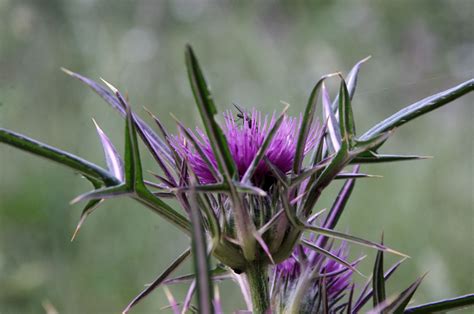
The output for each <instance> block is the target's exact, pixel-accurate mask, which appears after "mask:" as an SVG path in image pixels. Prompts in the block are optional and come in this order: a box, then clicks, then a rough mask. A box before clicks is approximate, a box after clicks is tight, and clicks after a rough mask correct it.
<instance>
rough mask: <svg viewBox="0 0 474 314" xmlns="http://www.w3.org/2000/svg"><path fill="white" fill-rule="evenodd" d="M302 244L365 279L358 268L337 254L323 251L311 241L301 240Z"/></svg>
mask: <svg viewBox="0 0 474 314" xmlns="http://www.w3.org/2000/svg"><path fill="white" fill-rule="evenodd" d="M301 243H302V244H303V245H304V246H306V247H308V248H310V249H312V250H314V251H315V252H317V253H319V254H321V255H324V256H326V257H327V258H329V259H332V260H334V261H336V262H337V263H339V264H341V265H343V266H345V267H347V268H348V269H350V270H352V271H353V272H355V273H358V274H359V275H361V276H362V277H365V276H364V275H363V274H362V273H361V272H360V271H359V270H358V269H357V268H355V267H354V266H352V265H351V264H350V263H349V262H346V261H345V260H343V259H342V258H340V257H339V256H337V255H336V254H333V253H331V252H330V251H328V250H325V249H323V248H322V247H319V246H317V245H316V244H314V243H312V242H310V241H308V240H304V239H302V240H301Z"/></svg>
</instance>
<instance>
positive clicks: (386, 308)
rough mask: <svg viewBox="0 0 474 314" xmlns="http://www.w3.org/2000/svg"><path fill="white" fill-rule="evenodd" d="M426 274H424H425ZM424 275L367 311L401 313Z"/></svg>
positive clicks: (373, 313)
mask: <svg viewBox="0 0 474 314" xmlns="http://www.w3.org/2000/svg"><path fill="white" fill-rule="evenodd" d="M425 275H426V274H425ZM425 275H423V276H421V277H420V278H418V279H417V280H416V281H415V282H414V283H412V284H411V285H410V286H409V287H408V288H407V289H405V290H404V291H403V292H402V293H400V294H399V295H397V296H396V297H395V298H389V299H387V300H386V301H384V302H382V303H380V304H379V305H378V306H376V307H375V308H374V309H372V310H371V311H370V312H369V313H372V314H375V313H393V314H402V313H403V312H404V310H405V308H406V307H407V305H408V303H409V302H410V300H411V298H412V297H413V295H414V294H415V291H416V289H417V288H418V286H419V285H420V284H421V281H422V280H423V278H424V277H425Z"/></svg>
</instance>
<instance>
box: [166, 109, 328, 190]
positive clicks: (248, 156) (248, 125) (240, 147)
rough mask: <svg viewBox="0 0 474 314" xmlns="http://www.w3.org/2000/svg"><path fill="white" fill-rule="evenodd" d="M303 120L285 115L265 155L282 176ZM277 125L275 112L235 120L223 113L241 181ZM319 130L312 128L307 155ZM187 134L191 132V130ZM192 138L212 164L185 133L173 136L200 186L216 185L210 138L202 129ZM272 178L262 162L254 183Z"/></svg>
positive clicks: (230, 114) (175, 145)
mask: <svg viewBox="0 0 474 314" xmlns="http://www.w3.org/2000/svg"><path fill="white" fill-rule="evenodd" d="M301 121H302V118H301V116H300V117H299V118H294V117H288V116H285V117H284V120H283V122H282V124H281V125H280V127H279V128H278V130H277V132H276V134H275V136H274V137H273V139H272V141H271V143H270V145H269V146H268V148H267V150H266V153H265V156H266V158H267V159H268V161H270V162H271V163H272V164H273V165H274V166H275V167H276V168H277V169H279V170H280V171H281V172H283V173H286V172H288V171H289V170H290V169H291V167H292V165H293V160H294V157H295V151H296V144H297V140H298V133H299V130H300V127H301ZM275 122H276V115H275V113H273V114H272V116H271V117H269V116H267V115H265V116H262V113H261V112H259V111H257V110H255V109H252V111H251V112H250V113H247V112H244V113H243V114H242V115H241V118H240V117H237V118H235V117H234V115H233V114H232V112H231V111H227V112H226V113H225V114H224V125H223V132H224V135H225V137H226V139H227V142H228V145H229V150H230V153H231V155H232V157H233V159H234V162H235V164H236V166H237V170H238V172H239V176H240V178H241V177H242V176H243V175H244V173H245V171H246V170H247V169H248V168H249V166H250V164H251V162H252V160H253V159H254V158H255V156H256V154H257V152H258V150H259V148H260V147H261V146H262V144H263V142H264V140H265V138H266V136H267V135H268V132H269V130H270V129H271V128H272V127H273V126H274V125H275ZM318 127H319V124H316V123H315V124H313V126H312V129H311V131H310V135H309V137H308V139H307V142H306V147H305V151H304V153H305V154H306V153H307V152H308V151H309V150H311V149H312V148H313V147H314V145H315V138H316V134H317V132H316V130H317V129H318ZM188 131H190V133H192V131H191V130H188ZM193 136H194V138H195V142H196V143H197V144H198V145H199V146H200V149H201V150H202V152H203V153H204V154H205V156H206V158H207V159H208V160H209V162H210V164H211V165H209V163H208V162H206V160H204V159H203V157H202V155H201V154H200V153H198V152H197V150H196V148H195V147H193V146H192V145H189V142H188V141H186V138H185V136H184V135H183V134H182V132H181V133H180V135H179V136H173V137H172V145H173V146H174V147H175V149H176V151H177V152H178V153H179V154H180V155H181V157H182V158H186V159H187V160H188V163H189V165H190V166H191V168H192V170H193V171H194V173H195V174H196V175H197V177H198V178H199V180H200V183H202V184H209V183H215V182H216V181H217V180H216V178H215V176H214V174H213V172H214V173H216V172H217V162H216V158H215V156H214V153H213V151H212V147H211V144H210V142H209V138H208V137H207V135H206V134H205V132H204V131H202V130H201V129H199V128H196V131H195V134H193ZM210 166H212V167H213V169H210ZM269 176H271V173H270V169H269V167H268V166H267V165H266V164H265V161H263V160H262V161H261V162H260V163H259V164H258V166H257V169H256V170H255V173H254V175H253V178H252V179H253V182H254V184H256V185H261V184H263V183H264V181H265V179H266V178H268V177H269Z"/></svg>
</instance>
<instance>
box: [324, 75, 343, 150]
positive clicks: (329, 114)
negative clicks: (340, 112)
mask: <svg viewBox="0 0 474 314" xmlns="http://www.w3.org/2000/svg"><path fill="white" fill-rule="evenodd" d="M321 99H322V104H323V117H324V119H325V120H327V132H328V134H327V137H328V141H327V143H328V145H329V148H330V151H332V152H337V151H338V150H339V149H340V148H341V131H340V129H339V127H338V124H339V123H338V121H337V118H336V115H335V114H334V111H333V109H332V108H331V100H330V98H329V93H328V91H327V89H326V86H325V85H324V84H323V85H322V91H321Z"/></svg>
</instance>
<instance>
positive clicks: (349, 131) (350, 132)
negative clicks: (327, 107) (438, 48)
mask: <svg viewBox="0 0 474 314" xmlns="http://www.w3.org/2000/svg"><path fill="white" fill-rule="evenodd" d="M339 127H340V132H341V137H342V141H345V142H346V145H347V146H348V147H349V148H352V139H353V137H354V136H355V124H354V115H353V113H352V105H351V98H350V96H349V91H348V90H347V86H346V82H345V81H344V78H342V76H341V84H340V88H339Z"/></svg>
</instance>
